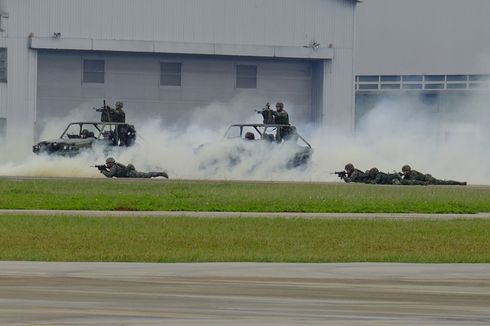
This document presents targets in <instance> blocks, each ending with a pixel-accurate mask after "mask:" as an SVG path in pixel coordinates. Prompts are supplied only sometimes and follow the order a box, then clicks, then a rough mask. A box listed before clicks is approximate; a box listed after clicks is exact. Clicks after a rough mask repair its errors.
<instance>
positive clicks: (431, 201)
mask: <svg viewBox="0 0 490 326" xmlns="http://www.w3.org/2000/svg"><path fill="white" fill-rule="evenodd" d="M0 209H55V210H59V209H67V210H134V211H153V210H169V211H181V210H182V211H217V212H225V211H231V212H353V213H358V212H368V213H478V212H490V187H461V186H381V185H364V184H360V185H359V184H344V183H340V182H339V183H338V184H331V183H330V184H327V183H283V182H281V183H271V182H259V183H254V182H231V181H230V182H225V181H224V182H206V181H201V182H191V181H169V180H150V181H149V182H131V181H130V180H124V179H66V180H57V179H40V180H37V179H5V178H4V179H0Z"/></svg>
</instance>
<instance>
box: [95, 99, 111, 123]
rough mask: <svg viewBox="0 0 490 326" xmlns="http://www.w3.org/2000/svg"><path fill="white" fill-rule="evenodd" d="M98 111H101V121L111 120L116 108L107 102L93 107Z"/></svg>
mask: <svg viewBox="0 0 490 326" xmlns="http://www.w3.org/2000/svg"><path fill="white" fill-rule="evenodd" d="M93 109H94V110H95V111H96V112H100V121H102V122H111V121H112V116H113V115H114V109H113V108H111V107H110V106H109V105H107V104H106V103H105V100H104V105H103V106H102V107H100V108H93Z"/></svg>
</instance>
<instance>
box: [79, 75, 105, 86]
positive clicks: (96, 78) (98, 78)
mask: <svg viewBox="0 0 490 326" xmlns="http://www.w3.org/2000/svg"><path fill="white" fill-rule="evenodd" d="M83 82H84V83H99V84H103V83H104V73H103V72H84V73H83Z"/></svg>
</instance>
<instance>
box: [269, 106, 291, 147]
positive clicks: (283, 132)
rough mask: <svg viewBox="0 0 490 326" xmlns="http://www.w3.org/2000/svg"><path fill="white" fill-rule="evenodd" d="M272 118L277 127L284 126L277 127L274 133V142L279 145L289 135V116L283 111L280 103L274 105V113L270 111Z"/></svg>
mask: <svg viewBox="0 0 490 326" xmlns="http://www.w3.org/2000/svg"><path fill="white" fill-rule="evenodd" d="M271 112H272V115H273V116H274V123H275V124H278V125H286V126H284V127H278V128H277V133H276V141H277V142H278V143H280V142H281V141H282V140H283V138H285V137H286V136H287V135H288V133H289V114H288V113H287V112H286V110H284V104H283V103H282V102H277V103H276V111H271Z"/></svg>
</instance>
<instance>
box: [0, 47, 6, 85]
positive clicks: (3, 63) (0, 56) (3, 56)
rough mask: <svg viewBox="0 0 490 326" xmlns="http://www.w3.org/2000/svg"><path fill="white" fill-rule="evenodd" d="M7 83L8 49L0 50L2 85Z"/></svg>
mask: <svg viewBox="0 0 490 326" xmlns="http://www.w3.org/2000/svg"><path fill="white" fill-rule="evenodd" d="M1 82H3V83H6V82H7V49H6V48H0V83H1Z"/></svg>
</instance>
